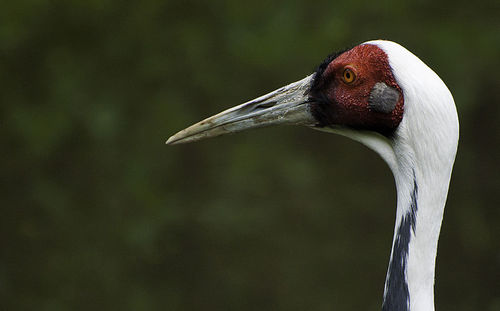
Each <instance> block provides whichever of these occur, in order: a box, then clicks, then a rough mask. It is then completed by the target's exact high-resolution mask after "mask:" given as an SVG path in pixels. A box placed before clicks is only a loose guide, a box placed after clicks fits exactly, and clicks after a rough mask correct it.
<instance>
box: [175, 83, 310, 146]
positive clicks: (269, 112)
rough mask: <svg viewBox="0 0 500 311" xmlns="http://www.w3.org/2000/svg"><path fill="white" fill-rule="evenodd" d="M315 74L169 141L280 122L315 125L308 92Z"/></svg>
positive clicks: (191, 139)
mask: <svg viewBox="0 0 500 311" xmlns="http://www.w3.org/2000/svg"><path fill="white" fill-rule="evenodd" d="M312 77H313V75H310V76H308V77H306V78H304V79H302V80H300V81H297V82H294V83H291V84H288V85H286V86H284V87H282V88H279V89H277V90H275V91H273V92H271V93H269V94H266V95H264V96H261V97H258V98H256V99H254V100H251V101H249V102H246V103H244V104H241V105H239V106H236V107H233V108H230V109H228V110H225V111H223V112H221V113H219V114H216V115H214V116H212V117H210V118H207V119H205V120H203V121H201V122H198V123H196V124H194V125H191V126H190V127H188V128H187V129H184V130H182V131H180V132H178V133H177V134H175V135H173V136H172V137H170V138H169V139H168V140H167V144H180V143H187V142H193V141H197V140H200V139H204V138H209V137H215V136H219V135H224V134H227V133H235V132H240V131H244V130H248V129H252V128H259V127H265V126H271V125H278V124H293V125H306V126H314V125H315V123H316V121H315V119H314V117H313V115H312V113H311V107H310V101H309V96H308V94H307V93H308V91H309V89H310V87H311V80H312Z"/></svg>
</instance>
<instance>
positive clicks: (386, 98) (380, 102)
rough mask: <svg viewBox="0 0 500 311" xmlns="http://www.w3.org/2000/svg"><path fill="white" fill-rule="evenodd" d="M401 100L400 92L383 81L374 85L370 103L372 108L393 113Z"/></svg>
mask: <svg viewBox="0 0 500 311" xmlns="http://www.w3.org/2000/svg"><path fill="white" fill-rule="evenodd" d="M398 100H399V92H398V91H397V90H396V89H395V88H392V87H390V86H388V85H387V84H385V83H383V82H377V83H375V85H374V86H373V88H372V90H371V92H370V98H369V99H368V103H369V104H370V109H372V110H374V111H377V112H383V113H391V112H392V111H393V110H394V108H395V107H396V104H397V103H398Z"/></svg>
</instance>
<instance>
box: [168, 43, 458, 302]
mask: <svg viewBox="0 0 500 311" xmlns="http://www.w3.org/2000/svg"><path fill="white" fill-rule="evenodd" d="M276 124H294V125H305V126H308V127H311V128H313V129H318V130H322V131H327V132H332V133H336V134H340V135H344V136H347V137H350V138H352V139H354V140H357V141H359V142H361V143H363V144H365V145H366V146H368V147H369V148H371V149H373V150H374V151H375V152H377V153H378V154H379V155H380V156H381V157H382V158H383V159H384V160H385V161H386V162H387V164H388V165H389V167H390V168H391V170H392V173H393V175H394V179H395V182H396V187H397V209H396V223H395V227H394V237H393V241H392V250H391V256H390V261H389V268H388V270H387V276H386V281H385V289H384V296H383V303H382V310H385V311H388V310H391V311H405V310H411V311H424V310H425V311H429V310H434V272H435V262H436V253H437V244H438V239H439V232H440V228H441V221H442V218H443V211H444V206H445V202H446V197H447V194H448V187H449V183H450V178H451V172H452V168H453V163H454V161H455V154H456V151H457V145H458V137H459V125H458V116H457V111H456V108H455V103H454V101H453V97H452V95H451V93H450V91H449V90H448V88H447V87H446V85H445V84H444V83H443V81H442V80H441V79H440V78H439V76H438V75H437V74H436V73H434V71H432V69H430V68H429V67H428V66H427V65H425V64H424V63H423V62H422V61H421V60H420V59H419V58H418V57H416V56H415V55H414V54H412V53H411V52H409V51H408V50H407V49H405V48H404V47H402V46H401V45H399V44H397V43H394V42H390V41H383V40H376V41H369V42H365V43H363V44H360V45H357V46H355V47H354V48H351V49H349V50H346V51H342V52H339V53H335V54H332V55H330V56H329V57H327V59H326V60H325V61H324V62H323V63H322V64H321V65H320V66H319V67H318V69H317V71H316V72H315V73H313V74H311V75H309V76H307V77H306V78H304V79H302V80H300V81H297V82H294V83H291V84H288V85H286V86H284V87H282V88H280V89H278V90H276V91H274V92H271V93H269V94H267V95H264V96H261V97H259V98H256V99H254V100H251V101H249V102H246V103H244V104H242V105H239V106H236V107H233V108H231V109H228V110H225V111H223V112H221V113H219V114H217V115H215V116H212V117H210V118H208V119H205V120H203V121H201V122H199V123H197V124H194V125H192V126H190V127H188V128H187V129H185V130H182V131H180V132H179V133H177V134H175V135H174V136H172V137H170V138H169V139H168V141H167V144H177V143H186V142H192V141H196V140H199V139H203V138H208V137H213V136H218V135H222V134H226V133H232V132H238V131H243V130H247V129H251V128H257V127H264V126H269V125H276Z"/></svg>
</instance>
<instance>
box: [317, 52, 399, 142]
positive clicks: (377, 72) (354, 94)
mask: <svg viewBox="0 0 500 311" xmlns="http://www.w3.org/2000/svg"><path fill="white" fill-rule="evenodd" d="M346 68H349V69H350V70H351V71H352V72H354V74H355V76H356V78H355V80H354V81H353V82H352V83H346V82H345V81H344V80H343V74H344V71H345V69H346ZM317 74H321V76H320V77H316V78H315V84H313V86H312V87H311V97H312V99H313V100H314V99H315V98H325V99H327V103H325V102H324V101H323V102H321V103H318V104H317V107H316V108H317V109H313V110H316V114H317V115H319V116H320V117H319V118H320V119H322V120H321V122H320V123H322V124H320V126H335V125H340V126H348V127H352V128H355V129H366V130H373V131H376V132H380V133H382V134H384V135H386V136H389V135H391V134H392V133H393V132H394V130H395V129H396V128H397V127H398V125H399V123H400V122H401V120H402V118H403V110H404V97H403V92H402V90H401V88H400V87H399V85H398V84H397V82H396V80H395V78H394V75H393V74H392V70H391V67H390V65H389V60H388V57H387V54H386V53H385V52H384V51H383V50H382V49H380V48H379V47H377V46H376V45H372V44H364V45H358V46H356V47H354V48H352V49H350V50H348V51H346V52H344V53H342V54H340V55H339V56H337V57H336V58H334V59H333V60H332V61H331V62H330V63H329V64H328V65H327V67H326V69H325V70H324V71H323V72H321V73H320V72H318V73H317ZM378 82H383V83H385V84H386V85H387V86H389V87H392V88H394V89H395V90H397V91H398V93H399V99H398V102H397V103H396V105H395V107H394V109H393V110H392V111H391V112H390V113H384V112H379V111H374V110H372V109H371V108H370V105H369V102H368V100H369V97H370V92H371V90H372V88H373V87H374V85H375V84H376V83H378ZM320 105H323V106H320ZM324 105H329V107H325V106H324ZM325 120H327V121H325Z"/></svg>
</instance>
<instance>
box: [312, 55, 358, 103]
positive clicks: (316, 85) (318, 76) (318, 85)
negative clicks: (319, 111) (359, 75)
mask: <svg viewBox="0 0 500 311" xmlns="http://www.w3.org/2000/svg"><path fill="white" fill-rule="evenodd" d="M348 50H350V48H349V49H345V50H341V51H338V52H334V53H332V54H330V55H328V56H327V57H326V58H325V60H323V62H322V63H321V64H320V65H319V66H318V68H316V72H315V73H314V78H313V80H312V83H311V93H316V92H318V91H320V90H321V89H322V88H323V87H324V86H325V82H326V81H325V78H324V77H323V73H324V72H325V70H326V68H327V67H328V65H329V64H330V63H331V62H332V61H333V60H334V59H335V58H337V57H339V56H340V55H341V54H343V53H344V52H346V51H348Z"/></svg>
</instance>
